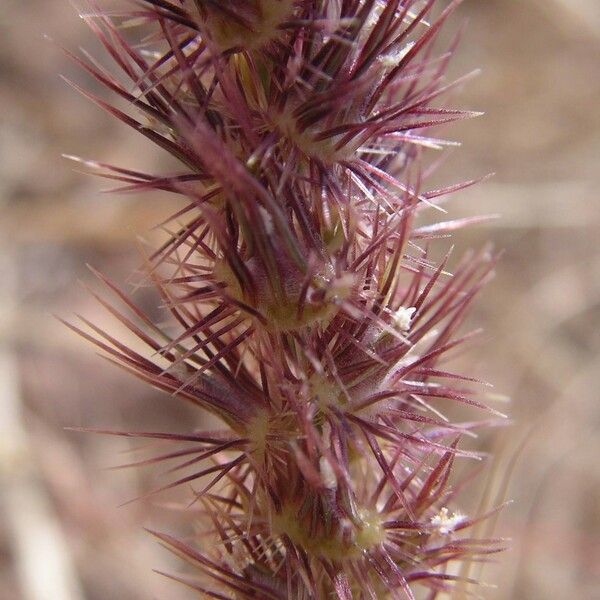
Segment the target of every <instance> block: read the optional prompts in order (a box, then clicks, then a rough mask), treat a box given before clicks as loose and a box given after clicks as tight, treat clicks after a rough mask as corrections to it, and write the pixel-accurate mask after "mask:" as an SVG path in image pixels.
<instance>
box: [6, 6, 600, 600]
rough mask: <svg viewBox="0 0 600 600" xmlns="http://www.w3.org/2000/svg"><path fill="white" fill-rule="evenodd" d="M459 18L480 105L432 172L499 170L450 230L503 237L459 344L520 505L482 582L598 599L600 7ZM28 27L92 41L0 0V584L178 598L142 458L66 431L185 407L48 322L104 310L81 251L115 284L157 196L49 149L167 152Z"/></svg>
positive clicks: (535, 597) (178, 416) (174, 426)
mask: <svg viewBox="0 0 600 600" xmlns="http://www.w3.org/2000/svg"><path fill="white" fill-rule="evenodd" d="M459 13H460V14H459V17H458V18H455V19H454V23H455V25H456V26H458V24H459V22H460V18H461V17H464V18H467V19H468V20H469V26H468V29H467V32H466V34H465V37H464V40H463V43H462V46H461V48H460V50H459V52H458V56H457V59H456V61H455V63H454V66H453V73H454V74H456V75H458V74H460V73H462V72H465V71H468V70H471V69H474V68H476V67H482V68H483V72H482V74H481V75H480V76H479V77H478V78H477V79H475V80H474V81H472V82H471V83H469V85H468V86H467V87H466V88H465V89H464V90H463V91H462V92H461V95H460V98H459V99H455V102H454V103H455V104H459V105H460V106H461V107H465V108H469V109H477V110H483V111H485V113H486V115H485V116H484V117H483V118H481V119H476V120H474V121H471V122H467V123H463V124H460V125H458V126H454V127H453V129H452V130H451V131H448V132H447V134H448V135H449V136H450V137H452V138H453V139H457V140H460V141H462V142H463V144H464V146H463V147H462V148H460V149H458V150H457V151H456V152H454V153H453V154H452V156H451V157H450V158H449V159H448V161H447V162H446V163H445V165H444V167H443V169H442V170H441V172H440V174H439V177H440V178H441V179H442V180H444V181H446V182H450V183H451V182H453V181H456V180H458V179H461V178H464V179H466V178H470V177H477V176H479V175H483V174H485V173H488V172H495V173H496V175H495V177H494V178H493V179H491V180H490V181H487V182H486V183H484V184H482V185H480V186H478V187H476V188H473V189H471V190H468V191H466V192H463V193H462V194H460V197H459V198H457V199H456V200H455V201H454V204H453V205H452V206H450V209H451V216H452V217H460V216H465V215H472V214H479V213H500V214H501V218H500V219H498V220H496V221H494V222H493V223H492V224H490V225H486V226H484V227H478V228H474V229H473V230H471V231H468V232H462V233H461V234H459V235H458V236H457V238H456V240H455V242H456V243H457V245H458V249H459V250H460V249H465V248H467V247H469V246H475V247H477V246H481V245H483V243H484V242H485V241H487V240H490V239H491V240H492V241H493V243H494V245H495V247H496V248H498V249H504V250H505V254H504V257H503V260H502V262H501V263H500V266H499V269H498V275H497V278H496V280H495V281H494V282H493V283H492V284H491V285H490V286H489V287H488V288H487V290H486V291H485V292H484V294H483V296H482V297H481V298H480V301H479V303H478V305H477V308H476V310H475V313H474V314H473V316H472V318H471V323H472V324H474V325H483V326H484V327H485V330H486V336H485V337H486V339H485V340H483V341H482V343H481V344H480V346H478V347H477V349H476V350H475V351H474V352H473V353H472V355H471V356H470V360H471V362H472V361H473V360H476V365H475V367H474V369H472V370H474V371H476V372H477V375H478V376H480V377H482V378H484V379H487V380H489V381H492V382H494V384H495V391H497V392H498V394H499V397H498V400H499V401H501V400H502V397H501V396H500V395H506V396H508V397H510V398H511V399H512V401H511V404H510V405H507V406H498V408H500V409H501V410H507V411H509V412H510V414H511V417H512V418H513V421H514V423H513V425H512V427H510V428H508V429H503V430H502V431H498V432H496V433H495V434H494V436H492V437H493V439H492V442H491V443H492V445H493V448H494V449H495V453H496V456H497V460H496V461H495V462H493V464H491V471H490V472H491V473H492V474H493V477H492V478H491V481H489V482H488V484H489V486H491V488H492V489H493V495H497V496H503V495H505V496H506V498H510V499H512V500H514V503H513V504H512V505H511V506H509V507H508V508H507V509H505V511H504V512H503V514H502V516H501V518H500V519H499V521H498V523H497V527H496V532H495V533H496V535H501V536H504V537H510V538H512V550H511V551H510V552H508V553H506V554H504V555H503V556H502V557H501V559H500V560H499V562H498V563H497V564H492V565H488V566H486V567H485V569H484V571H483V577H482V578H483V579H484V580H485V581H486V582H488V583H489V584H492V585H496V586H498V587H497V588H494V587H489V588H481V589H480V590H479V593H481V595H482V596H483V597H484V598H489V599H492V600H509V599H512V600H521V599H523V600H546V599H548V598H578V599H587V598H590V599H592V598H597V597H599V596H598V595H599V593H600V592H599V590H600V467H599V462H598V457H599V456H600V435H599V434H598V428H599V426H600V398H599V390H600V245H599V244H598V239H599V237H600V204H599V201H598V189H599V188H600V164H599V159H600V110H599V106H600V3H599V2H598V1H597V0H479V1H478V0H466V1H465V3H464V4H463V6H462V7H461V9H460V11H459ZM449 29H452V26H450V28H449ZM44 34H48V35H49V36H51V37H52V38H54V39H55V40H56V41H57V42H59V43H60V44H62V45H64V46H65V47H68V48H70V49H75V50H76V49H77V48H78V47H79V46H84V47H85V48H86V49H88V50H90V51H92V53H93V52H97V51H98V48H97V44H95V42H94V40H93V36H92V34H91V33H90V32H89V31H88V30H87V29H86V27H85V25H84V23H83V22H82V21H81V20H80V19H79V18H78V17H77V16H76V14H75V12H74V10H73V9H72V7H71V5H70V4H69V2H67V0H3V1H2V3H1V4H0V210H1V215H2V216H1V218H0V599H2V600H45V599H50V598H51V599H53V600H96V599H97V600H100V599H102V600H106V599H108V598H110V599H112V598H115V599H117V598H118V599H119V600H138V599H139V600H142V599H144V600H146V599H149V598H155V597H162V598H177V599H179V598H185V597H187V596H186V594H185V592H184V591H182V590H181V588H180V587H178V586H177V585H176V584H173V583H171V582H168V581H167V580H165V579H164V578H162V577H160V576H159V575H155V574H153V573H152V572H151V569H153V568H160V569H163V570H168V569H169V568H170V567H172V566H173V565H174V564H175V563H174V562H172V559H171V558H170V557H169V555H168V554H167V553H166V552H165V551H163V550H162V549H161V548H160V547H159V546H158V544H157V543H156V542H155V541H154V540H153V539H152V538H151V537H150V536H149V535H148V534H147V533H145V532H144V531H143V529H142V527H150V528H152V527H156V528H159V529H161V530H171V531H172V530H174V529H176V528H177V523H176V522H177V518H176V517H174V518H173V522H172V523H171V522H170V519H171V517H170V513H169V512H168V511H165V510H164V507H162V508H161V507H160V506H157V503H156V502H138V503H133V504H131V505H127V506H125V507H121V508H119V507H118V506H119V505H120V504H122V503H123V502H124V501H126V500H129V499H130V498H132V497H134V496H136V495H137V494H138V493H139V492H140V490H143V489H146V487H147V485H148V476H149V475H148V474H147V473H146V472H144V471H143V470H131V471H110V470H107V468H106V467H109V466H112V465H114V464H117V463H119V462H126V459H127V455H126V454H125V455H123V454H122V453H123V452H124V451H126V450H127V449H128V448H130V445H128V444H126V443H125V442H124V441H122V440H119V439H112V438H110V439H107V438H104V437H101V436H94V435H90V434H81V433H77V432H71V431H65V430H64V427H66V426H93V427H106V428H114V429H118V428H129V429H137V430H144V429H147V430H148V429H170V430H172V431H178V430H179V431H183V430H185V428H186V426H187V424H188V423H190V422H193V420H194V419H196V416H195V415H192V414H191V413H190V412H188V410H187V409H186V408H185V407H184V406H182V405H181V404H179V403H178V402H176V401H173V400H172V399H170V398H169V397H165V396H164V395H162V394H158V393H156V392H154V391H152V390H151V389H149V388H148V387H146V386H144V385H143V384H142V383H138V382H137V381H136V380H134V379H132V378H131V377H129V376H127V375H126V374H123V373H121V372H120V371H119V370H117V369H114V368H112V367H111V366H110V365H108V364H107V363H106V362H105V361H102V360H101V359H100V358H98V357H97V356H96V355H95V354H94V352H93V350H92V349H91V348H90V347H89V346H87V345H86V344H85V342H83V341H81V340H80V339H78V338H77V337H76V336H74V335H73V334H71V333H70V332H69V331H68V330H67V329H66V328H65V327H63V326H62V325H61V324H60V323H58V322H57V321H56V320H55V319H54V318H53V317H52V315H53V314H54V313H56V314H58V315H59V316H62V317H66V318H69V317H71V315H73V314H74V313H82V314H84V315H85V316H87V317H89V318H91V320H93V321H95V322H96V323H99V324H100V325H103V324H105V323H106V324H108V323H109V319H108V318H107V316H106V313H105V312H103V311H102V310H101V308H100V307H99V306H98V304H97V303H96V302H95V301H94V300H93V299H92V298H91V296H90V295H89V294H88V293H87V292H86V291H85V290H83V289H82V288H81V287H80V286H79V285H78V284H77V281H78V280H82V281H83V282H85V283H87V284H90V285H91V286H92V287H94V285H95V283H94V278H93V276H92V275H91V273H90V272H89V271H88V270H87V269H86V267H85V264H86V263H91V264H93V265H94V266H95V267H96V268H98V269H99V270H101V271H103V272H104V273H106V274H108V275H109V276H110V277H111V278H113V279H114V280H115V281H117V282H119V283H120V284H123V285H125V284H126V282H127V280H128V277H129V275H130V273H131V272H132V270H134V269H135V268H136V267H137V266H138V264H139V259H138V255H137V249H136V247H135V237H136V235H138V234H141V235H144V236H145V235H147V233H148V230H149V228H150V227H151V226H152V225H153V224H155V223H157V222H158V221H159V220H161V219H162V218H164V217H166V216H167V215H169V214H170V212H171V211H172V207H173V205H172V200H171V199H170V198H165V197H161V196H160V194H156V195H150V196H144V197H138V196H135V195H129V196H113V195H109V194H102V193H101V190H102V189H103V187H104V183H103V182H102V181H101V180H98V179H93V178H91V177H88V176H84V175H82V174H81V173H79V172H77V171H76V170H74V169H73V165H72V164H70V163H68V162H67V161H65V160H64V159H62V158H61V153H68V154H76V155H82V156H84V157H90V158H92V157H93V158H97V159H99V160H103V161H106V162H109V163H113V164H119V165H122V166H125V167H132V168H139V169H140V170H144V171H148V172H152V170H153V169H156V170H158V171H160V170H161V168H162V169H164V156H162V155H161V153H159V152H158V151H156V150H154V149H153V148H152V147H151V146H150V145H149V144H148V143H146V142H145V141H144V140H143V139H142V138H139V137H137V136H135V134H134V133H133V132H131V131H129V130H127V129H126V128H125V126H122V125H120V124H118V123H117V122H115V121H114V120H111V119H110V118H109V117H108V116H106V115H104V114H103V113H101V112H100V111H99V110H98V109H97V108H95V107H94V106H93V105H91V104H90V103H89V102H87V101H85V100H84V99H83V98H81V97H80V96H78V95H77V94H76V93H74V92H73V91H72V90H70V89H69V88H68V87H67V86H66V85H65V84H64V83H63V82H62V81H61V80H60V79H59V77H58V76H59V74H63V75H66V76H67V77H70V78H72V79H74V80H76V81H79V82H82V81H87V80H86V79H85V78H84V77H83V75H82V74H81V73H80V72H79V71H78V70H77V69H76V68H75V67H74V66H73V65H71V64H70V63H69V62H68V61H67V60H66V59H65V57H64V55H63V54H62V53H61V52H60V50H59V49H58V48H57V47H56V45H53V44H52V43H50V42H48V41H47V40H45V39H44ZM90 87H91V88H92V89H93V85H92V86H90ZM96 287H97V286H96ZM144 294H146V292H144V291H143V290H142V291H141V292H139V293H138V294H137V295H136V298H137V300H138V302H140V303H141V304H146V305H151V304H152V303H153V302H155V299H154V298H153V297H152V296H151V294H148V295H147V297H145V296H144ZM109 327H112V325H109ZM113 330H114V329H113ZM463 360H465V359H463ZM485 483H486V482H485V480H483V482H482V483H481V485H484V484H485ZM489 486H488V487H489ZM505 487H507V489H506V490H505V491H504V488H505ZM174 568H175V569H176V567H174Z"/></svg>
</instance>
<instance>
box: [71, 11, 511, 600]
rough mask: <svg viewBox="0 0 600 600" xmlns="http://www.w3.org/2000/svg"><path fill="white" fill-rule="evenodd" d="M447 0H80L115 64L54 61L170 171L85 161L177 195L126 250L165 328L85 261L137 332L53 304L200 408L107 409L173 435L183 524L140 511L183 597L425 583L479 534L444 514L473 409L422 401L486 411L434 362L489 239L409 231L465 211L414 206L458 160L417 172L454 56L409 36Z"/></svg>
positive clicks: (451, 117) (272, 596) (460, 338)
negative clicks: (445, 250)
mask: <svg viewBox="0 0 600 600" xmlns="http://www.w3.org/2000/svg"><path fill="white" fill-rule="evenodd" d="M442 4H443V3H442ZM457 5H458V2H456V1H452V2H449V3H446V5H445V7H444V6H442V7H441V8H439V7H438V6H437V2H435V0H387V1H382V0H221V1H217V0H195V1H189V0H182V1H180V2H177V1H176V0H171V1H167V0H136V1H134V0H132V1H131V2H129V1H127V0H123V1H122V2H120V3H117V9H115V4H114V3H112V4H111V7H110V10H109V9H108V8H107V7H104V8H103V7H101V6H97V5H96V4H95V3H92V4H91V7H90V8H89V10H86V11H84V12H83V13H82V16H83V17H84V18H85V20H86V21H87V23H88V24H89V26H90V27H91V28H92V30H93V31H94V33H95V34H96V35H97V36H98V38H99V40H100V41H101V42H102V44H103V45H104V47H105V48H106V50H107V51H108V53H109V54H110V56H111V57H112V59H113V60H114V63H115V65H116V66H117V68H118V70H119V72H120V73H119V74H118V75H117V74H114V73H113V72H110V71H107V70H105V69H104V68H103V67H101V66H99V65H98V64H97V63H95V62H94V61H92V60H80V59H79V58H77V57H73V58H74V60H76V61H77V62H79V64H81V66H82V67H83V68H84V69H85V70H86V71H87V72H88V73H89V74H90V75H91V76H92V77H93V78H95V79H96V80H97V81H99V82H100V83H101V84H103V85H104V86H105V87H106V88H107V89H109V90H110V91H111V92H113V93H114V94H116V95H117V96H119V97H121V98H123V99H125V100H126V101H127V102H128V103H129V105H130V108H131V111H129V112H128V113H126V112H122V111H121V110H120V109H118V108H117V107H115V106H113V105H111V104H109V103H108V102H107V101H105V100H103V99H100V98H98V97H95V96H92V95H91V94H89V93H88V92H85V91H83V93H84V94H85V95H86V96H88V97H89V98H91V99H92V100H93V101H94V102H96V103H97V104H99V105H100V106H101V107H103V108H104V109H106V110H107V111H109V112H110V113H111V114H113V115H114V116H115V117H117V118H118V119H120V120H122V121H123V122H124V123H126V124H127V125H129V126H131V127H133V128H134V129H136V130H137V131H139V132H140V133H141V134H142V135H144V136H145V137H147V138H148V139H149V140H151V141H152V142H153V143H155V144H158V145H159V146H161V147H162V148H164V149H165V150H166V151H167V152H169V153H170V154H172V155H173V156H174V157H175V158H176V159H178V160H179V161H180V163H181V170H180V172H177V173H172V174H167V175H149V174H146V173H142V172H137V171H132V170H130V169H125V168H120V167H116V166H112V165H107V164H103V163H98V162H90V161H86V164H87V165H88V166H90V167H91V168H93V169H94V170H95V171H96V172H98V173H99V174H101V175H102V176H104V177H108V178H111V179H114V180H116V181H118V182H120V184H119V185H120V189H121V190H122V191H131V190H135V191H140V190H163V191H165V192H171V193H174V194H179V195H181V196H183V197H184V198H185V202H186V203H185V206H184V208H181V209H180V210H178V211H177V212H176V214H174V215H173V217H172V219H170V223H171V224H170V225H168V226H167V227H166V228H170V229H171V230H174V233H172V234H171V235H170V236H169V239H168V240H167V241H166V242H165V243H164V245H162V247H160V248H158V249H157V250H156V252H154V254H153V255H152V256H150V257H148V259H147V261H146V266H147V274H148V278H149V280H150V281H151V282H152V284H153V285H155V286H156V288H157V290H158V291H159V293H160V295H161V297H162V300H163V302H164V305H165V307H167V308H168V310H169V311H170V313H171V315H172V321H173V323H174V324H175V326H176V327H177V328H178V331H177V332H175V333H174V329H173V327H164V326H162V325H160V324H157V323H156V322H154V321H153V320H152V319H151V317H150V316H148V315H147V314H145V313H144V312H143V311H142V310H141V309H140V308H139V307H137V306H136V305H135V304H134V303H133V302H132V300H130V299H129V297H128V296H127V295H126V294H124V293H123V292H121V291H120V290H119V289H118V288H117V287H116V286H115V285H114V284H112V283H111V282H110V281H109V280H108V279H106V278H105V277H103V276H101V275H100V277H101V278H102V280H103V281H104V282H105V284H106V285H107V286H108V288H109V289H110V290H111V291H112V292H113V293H114V294H115V295H116V297H117V300H118V304H121V305H123V307H124V308H123V309H121V308H117V306H118V304H115V305H113V304H112V303H108V302H106V301H105V300H102V299H101V302H103V304H104V305H105V306H106V308H107V309H108V310H109V311H110V312H111V313H112V314H113V315H114V316H116V317H117V318H118V319H119V320H120V321H121V322H122V323H123V324H125V325H126V326H127V327H128V328H129V329H130V330H131V332H132V333H133V334H134V335H135V336H137V337H138V338H139V340H140V341H141V342H142V343H143V344H144V345H145V346H147V348H148V353H146V354H141V353H140V352H138V351H137V350H134V349H132V348H131V347H129V346H128V345H127V344H125V343H123V342H121V341H119V340H117V339H115V338H114V337H112V336H111V335H110V334H109V333H107V332H105V331H103V330H101V329H100V328H98V327H96V326H95V325H94V324H92V323H90V322H87V321H86V322H85V324H86V327H87V328H86V329H85V330H84V329H79V328H75V327H74V326H71V327H73V328H74V329H76V330H77V331H78V332H79V333H81V334H82V335H83V336H84V337H86V338H87V339H89V340H91V341H93V343H95V344H96V345H97V346H98V347H99V348H100V349H101V350H102V351H103V352H104V353H105V354H106V355H107V356H108V357H109V358H110V359H111V360H112V361H114V362H116V363H117V364H119V365H120V366H121V367H123V368H124V369H126V370H127V371H130V372H131V373H133V374H135V375H136V376H138V377H139V378H140V379H142V380H144V381H146V382H148V383H150V384H151V385H153V386H154V387H156V388H159V389H161V390H164V391H165V392H167V393H170V394H173V395H174V396H177V397H178V398H181V399H183V400H187V401H188V402H191V403H192V404H194V405H196V406H198V407H199V408H202V409H205V410H208V411H210V412H211V413H213V414H214V415H216V416H218V417H219V418H220V419H221V420H222V422H223V428H222V430H219V431H210V432H209V431H207V432H201V431H190V433H189V435H179V434H171V433H154V432H140V433H136V432H119V433H118V434H119V435H126V436H131V437H136V436H137V437H145V438H150V439H161V440H170V441H171V442H172V443H173V444H175V447H174V449H173V450H172V451H171V452H168V453H166V454H162V455H159V456H156V457H155V458H153V459H152V462H158V461H180V462H176V463H175V465H176V470H179V469H181V470H183V471H184V472H183V473H182V475H181V476H180V477H179V478H175V479H174V480H173V481H172V483H170V484H169V485H168V486H166V487H167V488H170V487H173V486H177V485H180V484H183V483H187V482H195V481H197V480H200V479H202V482H201V484H200V485H199V486H198V488H199V489H198V490H197V491H196V496H197V498H196V500H197V502H198V503H200V506H201V507H202V511H201V512H202V515H203V519H204V520H205V521H206V527H205V533H204V534H203V535H202V536H201V537H200V539H198V540H197V543H195V544H192V543H190V542H183V541H179V540H176V539H174V538H173V537H171V536H168V535H165V534H156V535H157V536H158V537H159V538H160V540H161V541H162V542H163V543H164V544H166V545H167V546H169V547H170V548H171V549H172V550H173V551H175V552H176V553H177V554H179V555H181V556H183V557H184V558H185V559H186V560H187V561H188V562H190V563H192V564H193V565H194V566H195V567H196V571H195V574H194V575H193V576H190V577H188V576H180V577H179V576H178V577H176V578H177V579H179V580H181V581H183V582H185V583H186V584H188V585H189V586H191V587H192V588H194V589H196V590H198V591H200V592H201V594H203V596H204V597H207V598H218V599H230V598H234V599H240V600H246V599H250V598H255V599H265V600H284V599H294V600H309V599H315V600H321V599H323V600H325V599H327V598H339V599H340V600H349V599H351V598H354V599H357V600H358V599H371V600H376V599H386V598H390V599H393V598H411V599H412V598H415V597H417V596H416V595H415V594H417V595H418V594H420V593H421V592H417V591H416V590H417V588H420V589H421V590H424V591H425V593H426V597H428V598H435V597H436V596H437V595H438V594H439V593H441V592H448V591H450V590H451V589H452V587H453V586H454V585H455V583H456V580H457V579H458V576H457V574H456V573H457V571H456V569H454V568H453V566H452V563H459V564H460V563H461V562H463V563H464V562H465V561H473V560H480V559H483V558H484V557H485V555H487V554H490V553H493V552H497V551H498V550H500V547H501V545H502V543H501V542H500V541H499V540H490V539H487V540H483V539H474V538H471V537H468V533H467V534H466V535H465V534H464V532H465V531H466V530H467V529H468V528H469V527H471V526H472V525H473V523H474V522H476V521H477V520H478V519H481V518H483V517H482V516H481V515H479V516H477V517H471V516H467V515H464V514H462V513H460V511H458V509H456V508H454V507H453V506H452V504H453V501H454V498H455V496H456V493H457V490H458V489H459V487H460V486H459V485H451V481H450V479H451V477H450V476H451V470H452V465H453V463H454V461H455V459H456V458H457V457H461V456H464V457H467V458H478V455H477V454H476V453H474V452H470V451H468V450H464V449H461V447H460V446H459V440H460V439H461V437H462V436H463V435H464V434H465V433H467V434H468V433H470V432H471V431H472V430H473V429H475V428H477V427H478V423H477V422H469V423H458V424H457V423H452V422H450V421H449V420H448V419H447V418H446V417H445V416H444V413H445V412H446V410H447V407H450V405H451V404H463V405H468V406H470V407H471V408H472V409H473V410H476V411H491V412H492V413H493V412H495V411H492V410H491V409H489V408H488V407H486V406H484V405H483V404H482V403H481V402H480V401H479V400H478V399H477V398H476V394H477V389H478V388H477V387H476V383H477V382H476V381H475V380H474V379H473V378H471V377H469V376H465V375H462V374H459V373H455V372H452V371H451V370H449V369H448V368H447V367H444V364H443V363H444V361H445V359H446V358H447V356H448V355H449V353H451V351H452V350H454V349H456V348H457V347H458V346H460V345H462V344H463V343H464V342H465V341H466V340H467V339H468V338H469V337H470V335H469V334H466V335H465V334H459V333H457V331H458V329H459V327H460V326H461V324H462V322H463V318H464V316H465V314H466V312H467V310H468V308H469V306H470V304H471V302H472V300H473V298H474V297H475V295H476V294H477V292H478V291H479V289H480V288H481V287H482V286H483V285H484V283H485V282H486V280H487V279H488V278H489V276H490V274H491V271H492V268H493V264H494V260H493V259H492V258H491V257H490V256H489V253H488V252H482V253H481V254H479V255H476V254H473V255H469V256H468V257H466V258H465V259H464V260H463V261H462V262H461V263H460V264H458V265H457V266H456V267H455V268H453V270H452V274H450V273H448V272H447V264H446V263H447V261H446V260H443V261H442V262H441V263H440V264H436V263H435V262H434V261H433V260H432V259H431V249H430V246H431V242H432V240H434V239H435V238H440V237H446V236H447V234H449V233H450V232H451V231H453V230H455V229H458V228H460V227H462V226H464V225H467V224H469V223H471V222H474V221H477V219H476V218H474V219H460V220H448V219H446V218H444V217H442V219H441V220H440V222H437V223H435V224H433V225H432V224H431V216H432V215H433V216H435V215H438V214H443V213H444V212H445V211H444V210H443V209H442V208H441V206H442V204H443V202H444V201H445V199H446V197H447V196H448V195H449V194H451V193H452V192H455V191H457V190H459V189H461V188H463V187H466V186H467V185H470V184H471V183H473V182H463V183H460V184H456V185H452V186H450V187H447V188H444V189H435V190H430V189H428V188H427V186H426V174H427V169H426V167H425V166H424V162H423V160H422V155H423V153H424V151H425V150H428V149H434V150H436V149H437V150H439V149H442V148H443V147H444V146H445V145H447V144H448V143H449V142H446V141H444V140H443V139H438V138H437V137H436V135H435V134H432V133H431V132H432V130H435V128H436V127H437V126H439V125H442V124H447V123H450V122H452V121H456V120H460V119H464V118H467V117H470V116H473V114H474V113H472V112H470V111H464V110H454V109H449V108H446V107H443V106H440V104H441V99H442V98H443V97H444V95H445V94H446V92H448V91H449V90H451V89H452V88H453V87H455V86H456V85H457V84H459V83H460V80H459V81H455V82H448V81H447V80H446V79H445V71H446V67H447V64H448V62H449V60H450V58H451V55H452V50H453V47H451V48H450V50H448V51H446V52H443V53H442V54H438V53H437V52H436V51H435V48H434V42H435V41H436V38H437V36H438V33H439V31H440V28H441V27H442V25H443V24H444V23H445V22H446V20H447V18H448V16H449V15H450V14H451V13H452V12H453V11H454V9H455V8H456V7H457ZM173 223H177V224H178V225H177V226H174V225H173ZM165 225H166V224H165ZM136 347H138V346H137V345H136ZM113 433H114V432H113ZM162 489H165V488H162ZM447 507H449V508H447ZM194 518H196V517H194ZM419 597H421V596H419ZM423 597H425V596H423Z"/></svg>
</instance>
